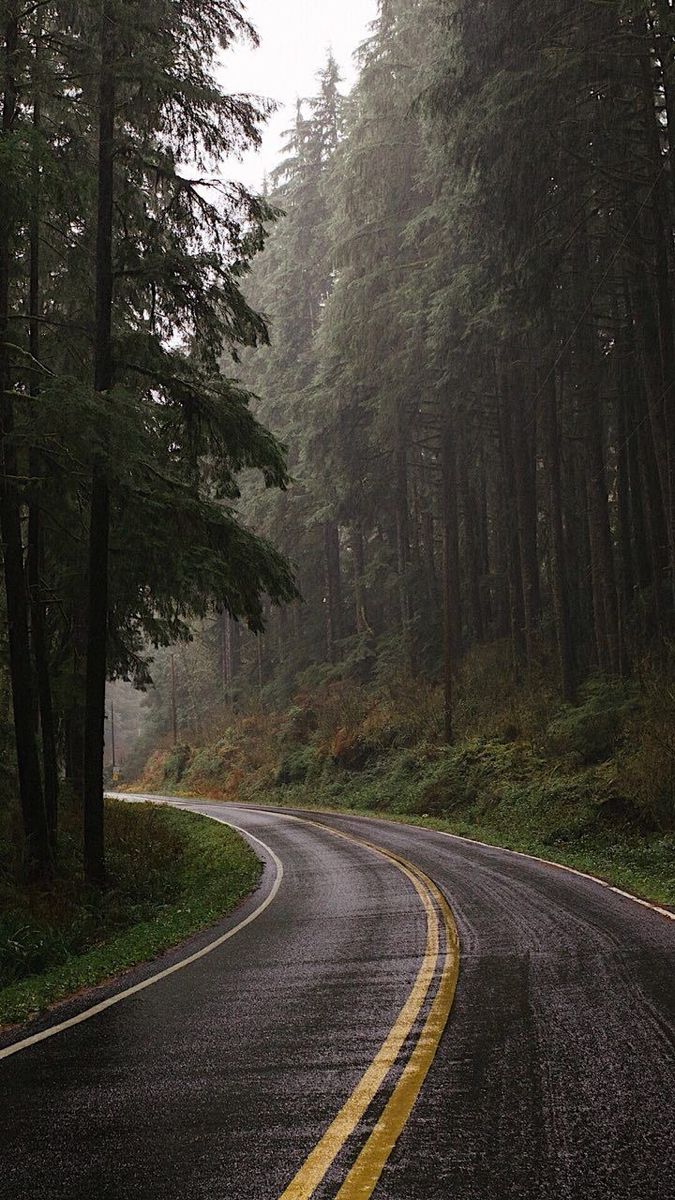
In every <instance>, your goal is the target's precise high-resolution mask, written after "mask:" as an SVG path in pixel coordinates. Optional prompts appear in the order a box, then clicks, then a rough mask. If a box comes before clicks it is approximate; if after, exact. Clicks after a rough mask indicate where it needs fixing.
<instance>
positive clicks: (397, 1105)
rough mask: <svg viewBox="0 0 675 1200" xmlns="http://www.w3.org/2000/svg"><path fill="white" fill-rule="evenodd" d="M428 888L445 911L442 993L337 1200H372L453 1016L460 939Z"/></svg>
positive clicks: (441, 900) (436, 893)
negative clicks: (444, 1031) (445, 940)
mask: <svg viewBox="0 0 675 1200" xmlns="http://www.w3.org/2000/svg"><path fill="white" fill-rule="evenodd" d="M428 883H429V887H430V889H431V891H432V893H433V895H434V897H435V899H436V902H437V903H438V905H439V908H440V910H441V915H442V917H443V923H444V926H445V932H446V938H447V943H446V944H447V950H446V954H445V961H444V965H443V973H442V976H441V981H440V984H439V988H438V991H437V993H436V995H435V997H434V1000H433V1003H432V1005H431V1008H430V1010H429V1014H428V1016H427V1019H426V1021H425V1023H424V1027H423V1029H422V1032H421V1033H420V1036H419V1038H418V1040H417V1042H416V1044H415V1049H414V1050H413V1052H412V1054H411V1056H410V1058H409V1059H408V1062H407V1063H406V1065H405V1067H404V1069H403V1072H402V1074H401V1077H400V1079H399V1080H398V1083H397V1084H396V1087H395V1088H394V1091H393V1092H392V1094H391V1096H390V1098H389V1100H388V1101H387V1105H386V1107H385V1109H384V1112H383V1113H382V1116H381V1117H380V1119H379V1121H378V1122H377V1125H376V1126H375V1128H374V1130H373V1132H372V1133H371V1135H370V1137H369V1138H368V1141H367V1142H366V1144H365V1146H364V1147H363V1149H362V1150H361V1153H360V1154H359V1156H358V1158H357V1160H356V1162H355V1163H354V1165H353V1167H352V1169H351V1170H350V1172H349V1174H348V1175H347V1177H346V1179H345V1181H344V1183H343V1184H342V1187H341V1188H340V1190H339V1192H338V1193H337V1194H336V1197H335V1200H368V1198H369V1197H370V1196H372V1194H373V1192H374V1191H375V1188H376V1187H377V1184H378V1181H379V1179H380V1176H381V1175H382V1172H383V1170H384V1168H385V1166H386V1164H387V1160H388V1159H389V1156H390V1154H391V1152H392V1150H393V1149H394V1146H395V1145H396V1142H397V1141H398V1139H399V1137H400V1135H401V1133H402V1132H403V1129H404V1127H405V1125H406V1123H407V1121H408V1118H409V1116H410V1114H411V1112H412V1110H413V1107H414V1105H415V1102H416V1100H417V1097H418V1096H419V1093H420V1089H421V1087H422V1084H423V1083H424V1080H425V1079H426V1077H427V1073H428V1071H429V1068H430V1066H431V1064H432V1062H433V1060H434V1058H435V1055H436V1051H437V1049H438V1046H439V1043H440V1040H441V1037H442V1035H443V1030H444V1029H445V1026H446V1024H447V1021H448V1017H449V1016H450V1011H451V1009H452V1004H453V1000H454V998H455V988H456V987H457V978H458V975H459V939H458V936H457V928H456V926H455V922H454V920H453V917H452V914H451V912H450V909H449V908H448V905H447V904H446V902H445V899H444V897H443V896H442V895H441V894H440V892H439V891H438V889H437V888H436V887H435V886H434V884H432V883H431V880H429V881H428Z"/></svg>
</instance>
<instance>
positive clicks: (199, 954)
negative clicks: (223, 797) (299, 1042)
mask: <svg viewBox="0 0 675 1200" xmlns="http://www.w3.org/2000/svg"><path fill="white" fill-rule="evenodd" d="M172 807H174V806H173V805H172ZM175 807H176V808H178V807H181V806H179V805H175ZM184 811H191V810H184ZM199 815H200V816H205V817H208V819H209V820H211V821H218V823H219V824H220V825H228V826H229V828H230V829H235V830H236V831H237V833H241V834H243V835H244V836H245V837H247V838H249V839H250V840H251V841H253V842H257V843H258V845H259V846H262V848H263V850H266V851H267V853H268V854H269V856H270V858H271V859H272V861H273V863H274V865H275V868H276V872H277V874H276V878H275V880H274V883H273V885H272V888H271V889H270V892H269V893H268V895H267V896H266V897H265V899H264V900H263V902H262V904H260V905H259V906H258V908H256V909H255V911H254V912H252V913H249V915H248V917H246V918H245V920H243V921H240V922H239V924H238V925H235V927H234V929H230V930H228V932H227V933H224V934H222V936H221V937H218V938H216V940H215V941H214V942H209V944H208V946H203V947H202V949H201V950H197V951H196V952H195V953H194V954H190V955H188V957H187V958H183V959H181V960H180V962H177V963H173V964H172V966H170V967H166V969H165V970H164V971H158V972H157V974H156V975H150V977H149V978H148V979H143V980H142V981H141V982H140V983H135V984H134V985H133V987H129V988H125V990H124V991H123V992H117V993H116V994H115V995H114V996H109V997H108V998H107V1000H101V1002H100V1003H99V1004H94V1005H93V1006H92V1007H91V1008H87V1009H85V1011H84V1012H81V1013H78V1014H77V1016H75V1017H69V1019H68V1020H67V1021H61V1022H60V1023H59V1024H58V1025H52V1026H50V1028H49V1029H43V1030H41V1032H40V1033H34V1034H32V1035H31V1037H27V1038H23V1040H22V1041H20V1042H13V1043H12V1045H11V1046H6V1047H5V1049H4V1050H0V1059H2V1058H9V1057H10V1055H12V1054H18V1053H19V1051H20V1050H27V1049H28V1047H29V1046H34V1045H35V1044H36V1042H43V1041H45V1039H46V1038H50V1037H54V1036H55V1035H56V1034H57V1033H63V1031H64V1030H65V1029H71V1028H72V1026H73V1025H80V1024H81V1023H82V1021H88V1020H89V1019H90V1017H95V1016H97V1014H98V1013H102V1012H105V1010H106V1009H107V1008H112V1007H113V1005H114V1004H120V1003H121V1001H122V1000H127V999H128V997H129V996H134V995H136V993H137V992H142V991H144V990H145V988H149V987H152V985H153V984H154V983H159V982H160V980H162V979H166V978H168V976H169V975H173V974H174V973H175V972H176V971H182V970H183V967H189V966H190V964H191V963H194V962H197V961H198V959H200V958H205V956H206V955H207V954H211V953H212V951H214V950H217V949H218V947H219V946H222V945H223V944H224V942H227V941H229V940H230V938H232V937H234V935H235V934H236V933H240V932H241V930H242V929H245V928H246V926H247V925H250V924H251V922H252V921H255V920H257V918H258V917H260V916H261V915H262V914H263V913H264V911H265V909H266V908H269V906H270V904H271V903H272V901H273V900H274V898H275V896H276V894H277V892H278V891H279V888H280V887H281V881H282V879H283V877H284V868H283V864H282V862H281V859H280V858H279V857H278V855H276V854H275V853H274V850H272V849H271V847H270V846H268V845H267V843H266V842H263V841H262V839H261V838H259V837H255V835H254V834H252V833H249V832H248V831H247V830H245V829H242V828H241V827H240V826H239V825H233V824H232V822H231V821H225V820H223V818H222V817H215V816H212V815H211V814H210V813H201V814H199Z"/></svg>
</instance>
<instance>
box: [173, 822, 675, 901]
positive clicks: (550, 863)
mask: <svg viewBox="0 0 675 1200" xmlns="http://www.w3.org/2000/svg"><path fill="white" fill-rule="evenodd" d="M195 803H199V801H196V802H195ZM207 803H208V802H207ZM213 803H219V801H215V802H213ZM220 803H222V802H220ZM225 803H227V802H226V801H225ZM239 807H241V808H242V809H246V808H247V807H248V808H251V809H253V811H259V812H277V813H278V812H283V811H284V810H283V809H280V808H272V807H270V808H268V809H266V808H264V807H262V808H261V807H257V806H256V805H246V804H242V805H240V806H239ZM300 811H301V812H305V813H307V814H308V815H309V814H310V813H312V812H315V813H319V814H321V813H323V815H324V816H326V817H346V818H353V819H355V820H357V821H366V822H373V821H384V822H386V823H387V824H391V825H403V826H404V827H405V828H406V829H424V830H426V832H427V833H439V834H440V835H441V837H447V838H452V839H453V841H456V842H468V843H469V844H470V845H472V846H483V847H484V849H486V850H497V851H498V852H499V853H500V854H512V855H514V856H515V857H516V858H529V859H530V861H531V862H537V863H543V864H544V865H545V866H547V867H556V868H557V870H558V871H567V872H568V874H570V875H578V876H579V878H580V879H589V880H590V881H591V883H597V884H598V886H599V887H602V888H605V889H606V891H608V892H614V894H615V896H623V898H624V900H632V901H633V903H634V904H640V905H641V906H642V907H643V908H649V909H651V911H652V912H655V913H659V914H660V916H662V917H667V918H668V920H669V921H675V912H670V911H669V910H668V909H667V908H661V906H660V905H658V904H652V903H651V901H650V900H643V899H642V898H641V897H640V896H636V895H635V894H634V893H633V892H624V891H623V890H622V889H621V888H618V887H615V886H614V884H613V883H608V882H607V880H606V879H599V878H598V876H597V875H589V874H588V872H587V871H580V870H579V869H578V868H577V867H568V866H567V865H566V864H565V863H559V862H554V860H553V859H551V858H540V857H539V855H538V854H528V853H527V852H526V851H525V850H510V849H509V847H508V846H497V845H495V843H494V842H480V841H479V840H478V838H470V837H465V836H464V835H463V834H461V833H449V832H448V830H447V829H434V828H433V827H432V826H431V825H411V824H410V823H409V822H408V821H389V822H387V818H386V817H366V816H363V815H362V814H361V813H356V812H349V811H348V810H345V811H344V812H342V811H336V810H335V809H332V808H323V809H322V808H315V809H312V808H305V809H301V810H300ZM284 815H285V816H290V817H291V819H294V820H296V821H298V820H302V818H301V817H295V818H293V817H292V814H291V813H285V814H284ZM419 869H420V870H421V868H419Z"/></svg>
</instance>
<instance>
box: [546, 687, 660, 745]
mask: <svg viewBox="0 0 675 1200" xmlns="http://www.w3.org/2000/svg"><path fill="white" fill-rule="evenodd" d="M637 704H638V701H637V696H636V692H635V689H634V688H633V687H630V686H628V685H627V684H623V683H620V682H614V681H611V680H607V679H601V678H597V679H591V680H589V681H588V683H586V684H584V686H583V687H582V688H581V689H580V692H579V703H578V704H576V705H571V704H569V705H565V707H564V708H563V709H562V710H561V711H560V713H559V715H558V716H557V717H556V718H554V720H552V721H551V722H550V724H549V725H548V728H547V729H546V732H545V734H544V741H543V745H544V749H545V751H546V752H547V753H548V754H549V755H551V756H552V757H553V756H557V757H560V756H565V755H573V756H574V757H575V758H576V760H577V762H579V763H580V764H585V765H590V764H592V763H599V762H604V761H605V759H608V758H611V756H612V754H614V753H615V751H616V749H617V746H618V745H619V743H620V741H621V739H622V737H623V734H624V731H625V729H626V724H627V722H628V720H629V718H630V717H631V715H632V714H633V713H634V712H635V710H636V708H637Z"/></svg>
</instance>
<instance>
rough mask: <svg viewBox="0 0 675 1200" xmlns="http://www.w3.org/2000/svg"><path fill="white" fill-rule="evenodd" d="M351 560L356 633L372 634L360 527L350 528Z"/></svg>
mask: <svg viewBox="0 0 675 1200" xmlns="http://www.w3.org/2000/svg"><path fill="white" fill-rule="evenodd" d="M352 558H353V562H354V608H355V619H356V632H357V633H372V632H373V631H372V629H371V628H370V624H369V623H368V596H367V592H366V585H365V582H364V575H365V570H366V563H365V553H364V548H363V532H362V529H361V526H360V525H354V526H353V527H352Z"/></svg>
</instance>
